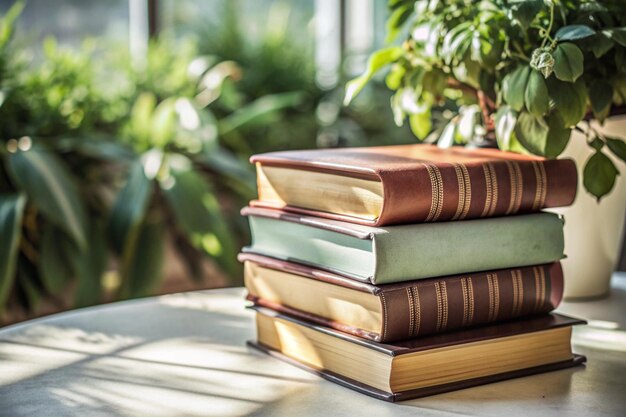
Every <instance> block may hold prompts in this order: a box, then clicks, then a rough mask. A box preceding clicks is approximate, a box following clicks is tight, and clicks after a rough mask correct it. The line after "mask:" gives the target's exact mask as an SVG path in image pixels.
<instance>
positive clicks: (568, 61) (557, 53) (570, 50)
mask: <svg viewBox="0 0 626 417" xmlns="http://www.w3.org/2000/svg"><path fill="white" fill-rule="evenodd" d="M552 56H553V57H554V61H555V62H554V75H555V76H556V78H558V79H559V80H561V81H568V82H575V81H576V80H577V79H578V77H580V76H581V75H582V74H583V53H582V51H581V50H580V48H579V47H578V46H576V45H574V44H573V43H561V44H558V45H557V46H556V48H555V49H554V52H552Z"/></svg>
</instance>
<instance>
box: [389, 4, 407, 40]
mask: <svg viewBox="0 0 626 417" xmlns="http://www.w3.org/2000/svg"><path fill="white" fill-rule="evenodd" d="M412 12H413V9H412V7H411V5H410V4H403V5H400V6H399V7H398V8H397V9H395V10H394V11H393V12H392V13H391V14H390V15H389V18H388V19H387V22H386V24H385V27H386V29H387V30H386V32H387V36H385V43H391V42H393V41H394V40H395V39H396V38H397V37H398V34H399V33H400V30H401V29H402V25H403V24H404V23H405V22H406V21H407V19H408V18H409V16H411V13H412Z"/></svg>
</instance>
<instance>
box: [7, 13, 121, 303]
mask: <svg viewBox="0 0 626 417" xmlns="http://www.w3.org/2000/svg"><path fill="white" fill-rule="evenodd" d="M21 6H22V4H21V3H16V4H15V5H14V6H13V7H12V8H11V9H10V10H9V12H8V13H7V14H6V15H5V16H4V18H3V19H1V20H0V120H2V123H1V124H0V213H2V214H0V240H1V244H0V247H1V248H2V249H1V250H0V264H1V265H2V267H1V268H0V314H1V313H2V312H3V311H4V308H5V306H6V304H7V300H9V301H10V302H12V303H13V304H16V305H20V306H23V307H24V308H25V309H31V310H32V309H34V308H35V307H36V306H37V305H38V304H39V302H40V301H41V298H42V297H41V294H44V293H45V294H49V295H50V296H51V297H52V299H53V301H54V302H57V300H58V297H59V296H60V295H61V294H63V293H64V292H65V291H66V289H67V280H68V277H70V276H76V277H77V278H78V279H77V280H76V281H75V300H74V302H75V304H76V305H85V304H90V303H92V302H93V297H94V296H95V297H97V296H98V294H99V293H95V294H94V292H93V291H92V288H93V287H94V285H96V286H97V285H98V283H99V277H100V274H101V272H102V270H103V268H104V266H105V261H104V260H105V256H106V253H105V250H104V245H103V244H101V243H102V242H103V240H102V239H101V237H102V236H103V234H102V227H103V222H102V221H101V218H102V213H103V212H104V207H103V205H102V199H101V197H102V196H101V194H100V192H99V191H100V189H101V187H100V186H101V183H102V182H103V181H106V180H105V179H104V178H103V177H102V176H101V175H99V174H100V167H101V164H100V163H101V162H102V161H100V160H99V159H98V158H94V157H92V156H87V155H83V156H81V151H80V149H79V148H80V146H77V145H78V144H79V143H81V141H75V140H72V139H70V137H73V138H80V137H81V136H82V135H84V134H85V133H86V132H87V131H89V130H93V129H94V128H95V127H96V126H98V128H102V129H106V127H105V125H107V124H108V123H109V122H108V121H107V117H106V116H105V114H104V113H105V112H104V111H103V110H104V108H105V106H106V105H105V102H104V101H103V99H102V97H101V96H100V94H99V93H98V91H96V90H95V89H94V88H93V76H94V74H93V71H92V67H91V64H90V58H91V55H90V54H89V53H88V52H85V53H80V54H77V53H71V52H68V51H66V50H61V49H59V48H57V47H56V44H55V43H54V42H53V41H47V42H46V44H45V46H44V54H45V62H44V63H43V64H42V65H40V66H38V67H37V68H36V69H32V70H30V69H28V67H27V65H26V63H25V62H24V61H23V60H22V59H21V58H20V54H19V53H18V51H17V50H16V49H15V48H14V47H13V45H12V42H11V38H12V35H13V23H14V21H15V19H16V18H17V17H18V15H19V13H20V10H21ZM78 178H82V180H81V181H78ZM87 242H90V245H91V246H90V247H89V248H88V245H87Z"/></svg>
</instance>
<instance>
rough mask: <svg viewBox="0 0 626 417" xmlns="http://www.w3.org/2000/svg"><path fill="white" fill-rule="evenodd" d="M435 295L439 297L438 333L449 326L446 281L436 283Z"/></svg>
mask: <svg viewBox="0 0 626 417" xmlns="http://www.w3.org/2000/svg"><path fill="white" fill-rule="evenodd" d="M435 294H436V295H437V331H441V330H444V329H445V328H446V327H447V326H448V291H447V289H446V283H445V282H444V281H440V282H435Z"/></svg>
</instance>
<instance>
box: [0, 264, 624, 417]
mask: <svg viewBox="0 0 626 417" xmlns="http://www.w3.org/2000/svg"><path fill="white" fill-rule="evenodd" d="M613 287H614V288H613V292H612V295H611V297H610V298H608V299H604V300H600V301H595V302H587V303H565V304H564V305H563V306H562V307H561V308H560V311H561V312H564V313H567V314H571V315H575V316H578V317H584V318H587V319H589V320H591V324H592V326H587V327H586V328H578V329H576V331H575V336H574V342H575V351H576V352H578V353H583V354H585V355H587V357H588V364H587V366H586V367H578V368H575V369H569V370H563V371H557V372H552V373H547V374H542V375H537V376H532V377H527V378H521V379H517V380H510V381H505V382H500V383H496V384H491V385H485V386H481V387H476V388H471V389H467V390H463V391H457V392H453V393H447V394H442V395H438V396H433V397H428V398H423V399H418V400H412V401H407V402H404V403H399V404H390V403H385V402H382V401H379V400H375V399H372V398H369V397H366V396H364V395H361V394H358V393H355V392H353V391H350V390H348V389H346V388H343V387H340V386H337V385H335V384H332V383H330V382H327V381H325V380H323V379H320V378H318V377H316V376H313V375H311V374H309V373H307V372H304V371H302V370H300V369H298V368H295V367H293V366H290V365H288V364H286V363H283V362H280V361H278V360H276V359H273V358H270V357H268V356H265V355H263V354H261V353H259V352H257V351H255V350H253V349H251V348H249V347H247V346H246V345H245V341H246V340H248V339H251V338H253V337H254V328H253V319H252V314H251V312H249V311H246V310H245V309H244V301H243V299H242V297H243V293H244V292H243V290H242V289H241V288H237V289H228V290H214V291H201V292H191V293H183V294H176V295H169V296H164V297H155V298H147V299H143V300H135V301H128V302H122V303H116V304H110V305H106V306H100V307H94V308H88V309H83V310H77V311H73V312H68V313H63V314H58V315H54V316H50V317H47V318H43V319H38V320H33V321H30V322H26V323H23V324H18V325H15V326H12V327H8V328H4V329H2V330H0V416H3V417H4V416H10V417H19V416H37V417H45V416H81V417H85V416H174V415H176V416H182V415H185V416H214V415H216V416H217V415H219V416H243V415H255V416H297V417H305V416H331V415H332V416H342V415H343V416H366V415H373V416H394V417H400V416H409V415H410V416H417V415H419V416H450V415H464V414H470V415H493V416H505V415H506V416H516V415H520V416H525V417H528V416H548V415H554V416H564V415H580V416H586V415H588V416H601V415H606V416H618V415H624V414H625V413H626V274H616V276H615V277H614V285H613Z"/></svg>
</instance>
